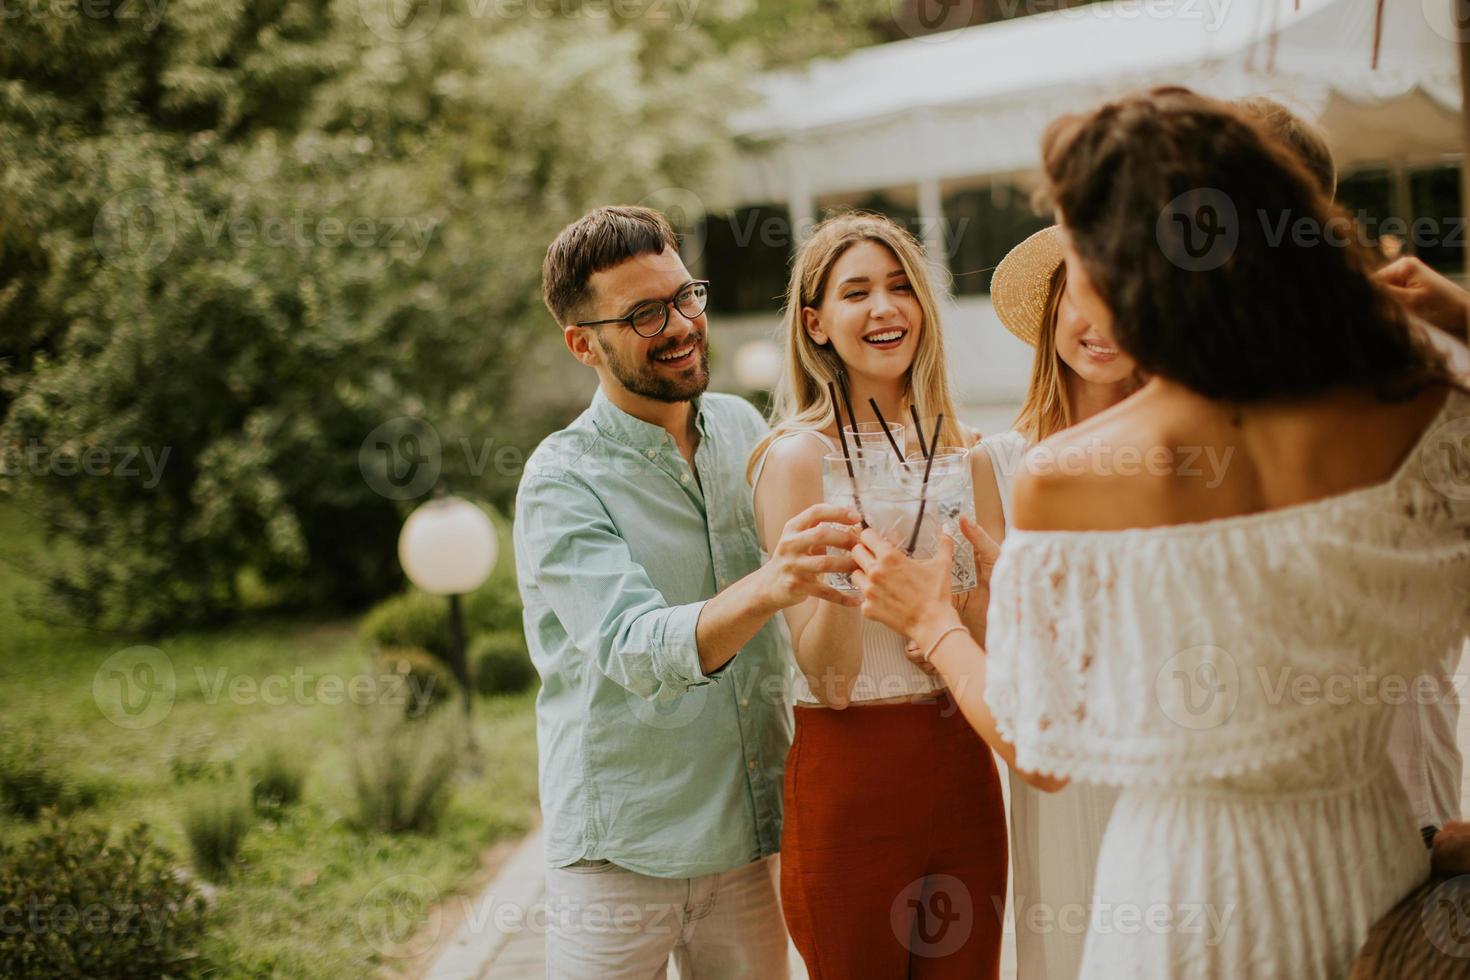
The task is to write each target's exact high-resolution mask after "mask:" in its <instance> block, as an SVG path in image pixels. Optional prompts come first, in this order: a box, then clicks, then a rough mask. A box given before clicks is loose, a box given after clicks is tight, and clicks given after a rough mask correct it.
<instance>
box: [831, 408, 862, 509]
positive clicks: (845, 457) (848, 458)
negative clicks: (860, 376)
mask: <svg viewBox="0 0 1470 980" xmlns="http://www.w3.org/2000/svg"><path fill="white" fill-rule="evenodd" d="M827 395H828V397H830V398H831V399H832V415H833V417H835V418H836V419H837V438H838V439H840V440H841V441H842V461H843V462H844V463H846V464H847V478H848V479H849V480H851V481H852V502H853V505H854V506H855V507H856V508H857V512H858V519H859V520H861V521H862V522H863V527H864V528H865V529H866V528H867V526H868V518H867V515H865V514H864V513H863V501H862V498H861V497H859V496H858V488H857V474H856V473H855V472H853V469H852V454H851V453H849V452H848V451H847V433H845V432H843V431H842V409H841V408H840V407H839V406H838V404H837V388H836V387H835V386H834V385H833V384H832V382H830V381H828V382H827ZM848 414H849V415H851V414H852V409H850V408H849V409H848Z"/></svg>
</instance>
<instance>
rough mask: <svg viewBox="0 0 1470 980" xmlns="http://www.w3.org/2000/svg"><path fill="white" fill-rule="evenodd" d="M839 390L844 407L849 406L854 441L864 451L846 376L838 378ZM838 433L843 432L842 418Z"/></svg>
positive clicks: (848, 417) (839, 421) (838, 421)
mask: <svg viewBox="0 0 1470 980" xmlns="http://www.w3.org/2000/svg"><path fill="white" fill-rule="evenodd" d="M837 390H838V391H840V392H842V404H844V405H846V406H847V421H848V422H850V423H852V437H853V438H854V439H857V441H858V448H859V449H862V448H863V441H862V439H861V438H859V436H858V430H857V424H858V420H857V412H854V411H853V410H852V396H851V395H850V394H848V392H847V378H846V377H845V376H843V375H838V376H837ZM837 431H838V432H839V433H841V432H842V420H841V418H839V419H838V420H837Z"/></svg>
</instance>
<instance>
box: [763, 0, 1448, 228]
mask: <svg viewBox="0 0 1470 980" xmlns="http://www.w3.org/2000/svg"><path fill="white" fill-rule="evenodd" d="M1298 2H1299V3H1300V9H1299V10H1298V9H1296V4H1297V3H1298ZM1450 2H1451V0H1394V2H1392V3H1387V4H1385V5H1384V9H1383V11H1382V23H1381V33H1380V32H1379V30H1378V3H1377V0H1115V2H1112V3H1099V4H1090V5H1087V6H1083V7H1076V8H1072V9H1069V10H1063V11H1054V12H1050V13H1045V14H1037V15H1034V16H1031V17H1023V18H1019V19H1016V20H1010V21H1005V22H1001V23H996V24H985V25H980V26H977V27H970V28H965V29H962V30H956V31H949V32H946V33H943V34H935V35H929V36H926V37H921V38H915V39H912V40H908V41H901V42H897V43H893V44H884V45H879V46H876V47H872V48H866V49H863V50H860V51H857V52H855V53H853V54H851V55H848V56H846V57H843V58H841V59H837V60H826V61H819V62H816V63H814V64H812V65H810V66H808V67H807V68H805V69H803V70H800V71H792V72H781V73H774V74H771V75H768V76H766V77H765V78H764V79H763V80H762V82H761V83H760V86H759V88H760V91H761V93H762V96H763V101H762V102H761V103H760V104H759V105H758V106H756V107H755V108H753V109H751V110H749V111H746V112H742V113H740V114H738V115H737V116H736V117H735V120H734V125H735V128H736V130H737V132H739V133H740V134H741V135H743V136H745V137H747V138H748V139H751V140H754V141H756V144H757V148H756V149H755V150H754V151H753V152H751V153H750V154H748V155H747V159H746V165H745V167H744V168H743V173H742V183H741V188H740V193H741V197H742V198H743V199H744V200H747V201H766V202H770V201H789V202H791V204H792V205H793V217H796V216H798V215H800V214H803V213H805V212H806V211H807V210H808V208H807V207H803V204H804V203H805V202H806V199H808V198H809V197H810V196H812V195H817V194H824V193H829V192H842V191H853V190H862V189H870V188H876V187H885V186H893V185H899V184H905V183H913V182H914V181H916V180H919V181H922V180H925V179H944V178H948V177H964V176H973V175H977V174H994V173H1008V172H1017V171H1025V170H1029V169H1032V168H1034V167H1035V166H1037V164H1038V163H1039V158H1038V142H1039V139H1040V136H1041V132H1042V130H1043V129H1044V127H1045V126H1046V124H1047V123H1048V122H1049V121H1050V120H1052V119H1054V118H1056V117H1057V116H1058V115H1061V114H1063V113H1065V112H1069V111H1075V110H1077V109H1081V108H1085V107H1088V106H1091V105H1095V104H1096V103H1097V102H1099V101H1100V100H1103V99H1106V98H1108V97H1110V96H1114V95H1117V94H1120V93H1123V92H1126V91H1129V90H1131V89H1135V88H1139V87H1143V86H1147V85H1154V84H1161V83H1178V84H1184V85H1189V86H1190V87H1193V88H1196V89H1198V90H1199V91H1202V92H1206V93H1209V94H1212V95H1217V96H1221V97H1224V98H1236V97H1240V96H1244V95H1254V94H1263V95H1273V96H1275V97H1277V98H1280V99H1282V100H1283V101H1286V102H1288V103H1289V104H1291V105H1292V106H1293V107H1294V108H1297V109H1299V110H1301V111H1303V112H1304V114H1306V115H1308V116H1310V117H1314V118H1317V119H1319V120H1321V121H1322V122H1323V123H1324V124H1325V125H1326V126H1327V128H1328V129H1329V133H1330V134H1331V136H1332V137H1333V138H1334V140H1335V141H1336V145H1335V146H1334V150H1335V151H1336V152H1338V153H1339V154H1340V163H1341V164H1342V165H1343V166H1344V168H1348V167H1352V166H1354V165H1356V164H1358V163H1360V162H1363V161H1367V160H1380V159H1387V158H1389V157H1394V156H1404V155H1412V156H1416V157H1423V156H1429V155H1440V154H1446V153H1454V152H1458V151H1459V149H1460V147H1459V145H1458V140H1459V135H1458V125H1457V121H1456V113H1457V112H1458V110H1459V102H1460V96H1459V80H1458V63H1457V60H1456V58H1457V55H1456V49H1455V44H1454V42H1453V41H1452V39H1451V38H1452V37H1453V32H1452V31H1450V29H1449V28H1448V27H1447V26H1446V25H1445V24H1441V23H1439V22H1432V16H1431V14H1430V12H1431V11H1432V10H1433V9H1434V8H1435V7H1436V5H1441V6H1444V7H1445V8H1446V9H1445V20H1446V21H1448V18H1449V5H1450ZM1441 32H1443V33H1441ZM1375 37H1376V40H1377V42H1378V43H1377V45H1376V46H1377V51H1378V58H1377V65H1376V67H1375V66H1374V50H1375ZM1385 110H1387V111H1385Z"/></svg>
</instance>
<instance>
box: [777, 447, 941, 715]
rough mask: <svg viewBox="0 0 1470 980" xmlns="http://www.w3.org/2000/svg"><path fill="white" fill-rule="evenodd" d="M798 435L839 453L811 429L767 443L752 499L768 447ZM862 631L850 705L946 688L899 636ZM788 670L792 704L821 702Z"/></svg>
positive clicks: (866, 626) (869, 627) (868, 626)
mask: <svg viewBox="0 0 1470 980" xmlns="http://www.w3.org/2000/svg"><path fill="white" fill-rule="evenodd" d="M800 435H808V436H815V437H816V438H817V439H820V440H821V441H822V445H823V446H825V447H826V449H827V452H829V453H835V452H840V450H839V449H838V448H837V447H836V446H834V445H833V444H832V440H831V439H829V438H828V437H827V436H826V435H824V434H823V433H821V432H818V431H816V430H815V429H798V430H796V431H795V432H788V433H786V434H785V435H782V436H779V437H778V438H776V439H773V440H772V441H771V445H770V446H767V447H766V451H765V453H763V454H761V458H760V459H758V460H757V461H756V464H755V472H754V473H752V474H751V481H750V485H751V494H752V496H754V493H755V488H756V487H757V486H759V485H760V480H761V473H762V472H764V470H765V466H766V458H767V456H768V455H769V454H770V451H771V446H774V445H775V444H776V443H778V442H780V441H781V440H782V439H789V438H791V437H792V436H800ZM769 558H770V555H769V554H768V553H767V552H766V551H765V550H764V549H762V550H761V559H762V560H766V559H769ZM862 628H863V632H862V638H863V639H862V642H863V660H862V668H861V669H860V670H859V671H858V676H857V678H856V679H855V680H854V681H853V685H852V694H851V696H850V698H849V700H850V701H851V702H852V703H854V704H856V703H859V702H862V701H878V700H881V699H883V698H896V697H913V696H915V695H920V694H932V693H935V692H938V691H943V690H945V689H946V686H945V683H944V681H943V680H942V679H941V678H938V677H930V676H929V675H928V674H926V673H924V672H923V671H922V670H920V669H919V668H918V667H916V666H914V664H913V663H911V662H910V661H909V658H908V657H906V656H904V648H905V647H907V646H908V641H907V640H905V639H904V637H903V636H902V635H901V634H899V633H895V632H894V631H893V630H891V629H889V628H888V627H887V626H884V625H883V624H882V623H875V622H873V621H872V620H870V619H866V618H865V619H864V620H863V627H862ZM793 657H794V649H793ZM792 668H793V670H794V674H793V677H792V681H791V687H792V691H793V692H794V693H795V697H796V703H797V704H806V705H812V704H820V703H821V702H820V701H818V700H817V699H816V697H815V696H814V695H813V694H812V691H811V686H810V685H808V684H807V680H806V675H804V674H803V673H802V672H801V669H800V668H799V667H797V666H796V664H795V661H794V659H793V662H792Z"/></svg>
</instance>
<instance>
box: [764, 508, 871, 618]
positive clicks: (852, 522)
mask: <svg viewBox="0 0 1470 980" xmlns="http://www.w3.org/2000/svg"><path fill="white" fill-rule="evenodd" d="M859 520H861V518H860V517H859V516H858V514H857V512H856V511H855V510H853V509H852V508H851V507H844V506H842V505H840V504H816V505H814V506H812V507H808V508H807V509H806V510H804V511H802V512H801V513H800V514H797V515H796V516H795V517H793V518H792V519H791V520H789V521H787V522H786V526H785V527H784V528H782V529H781V539H780V540H779V541H777V542H776V546H775V547H774V548H772V549H771V560H770V561H768V562H766V564H765V565H764V566H762V567H761V572H762V574H764V575H765V576H766V597H767V601H768V602H769V603H770V605H771V608H772V611H775V610H779V609H785V608H787V607H788V606H794V605H796V604H797V603H798V602H802V601H804V600H806V599H808V598H812V597H815V598H818V599H825V600H827V601H828V602H835V603H837V604H838V605H841V606H859V605H861V604H862V598H861V597H859V596H856V595H848V594H847V593H845V592H841V591H838V590H837V589H834V588H832V586H830V585H828V584H827V583H826V581H825V579H824V576H826V575H827V574H828V573H830V572H852V571H854V570H855V569H856V568H857V562H855V561H853V558H852V555H850V554H846V555H829V554H827V549H828V548H842V549H844V550H846V551H851V550H852V549H853V548H854V547H855V546H856V545H857V543H858V535H857V527H856V525H857V523H858V521H859ZM834 525H837V526H834Z"/></svg>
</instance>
